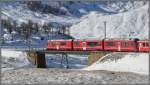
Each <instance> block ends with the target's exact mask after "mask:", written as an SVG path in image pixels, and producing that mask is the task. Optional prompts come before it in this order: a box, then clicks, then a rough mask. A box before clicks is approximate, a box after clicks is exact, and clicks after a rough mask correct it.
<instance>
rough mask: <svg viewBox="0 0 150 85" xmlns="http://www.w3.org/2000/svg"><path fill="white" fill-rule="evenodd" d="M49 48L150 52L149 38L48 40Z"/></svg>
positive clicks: (47, 46)
mask: <svg viewBox="0 0 150 85" xmlns="http://www.w3.org/2000/svg"><path fill="white" fill-rule="evenodd" d="M46 48H47V50H73V51H83V50H88V51H92V50H93V51H98V50H102V51H103V50H106V51H123V52H148V51H149V44H148V40H136V39H134V40H131V39H129V40H127V39H126V40H121V39H105V40H48V42H47V45H46Z"/></svg>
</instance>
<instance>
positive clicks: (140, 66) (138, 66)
mask: <svg viewBox="0 0 150 85" xmlns="http://www.w3.org/2000/svg"><path fill="white" fill-rule="evenodd" d="M116 55H117V54H116ZM107 57H108V58H107ZM110 57H114V58H115V57H116V56H115V55H114V56H110V54H109V56H108V55H107V56H105V57H104V58H105V59H106V60H105V61H104V62H102V61H103V60H104V58H103V59H100V60H99V61H97V62H96V63H94V64H92V65H91V66H89V67H87V68H84V69H83V70H109V71H119V72H135V73H140V74H146V75H148V74H149V56H148V53H128V54H126V55H124V56H122V58H120V59H117V60H114V61H111V60H110Z"/></svg>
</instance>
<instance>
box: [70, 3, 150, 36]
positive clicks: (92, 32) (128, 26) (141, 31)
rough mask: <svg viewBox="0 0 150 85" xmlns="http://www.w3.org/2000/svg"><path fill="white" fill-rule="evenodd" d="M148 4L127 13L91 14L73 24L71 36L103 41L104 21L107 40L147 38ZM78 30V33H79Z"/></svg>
mask: <svg viewBox="0 0 150 85" xmlns="http://www.w3.org/2000/svg"><path fill="white" fill-rule="evenodd" d="M148 19H149V17H148V4H146V5H145V6H143V7H141V8H138V9H134V10H130V11H128V12H124V13H119V14H112V15H102V14H100V13H98V12H91V13H89V14H88V15H85V16H83V17H82V18H81V21H80V23H77V24H74V25H73V26H72V27H71V28H70V29H71V35H72V36H73V37H75V38H76V39H103V38H104V31H105V30H104V22H105V21H106V34H107V36H106V37H107V38H139V39H147V38H148V22H149V21H148ZM79 30H80V31H79Z"/></svg>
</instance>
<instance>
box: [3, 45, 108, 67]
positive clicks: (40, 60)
mask: <svg viewBox="0 0 150 85" xmlns="http://www.w3.org/2000/svg"><path fill="white" fill-rule="evenodd" d="M1 49H2V50H3V49H8V50H15V51H23V52H26V53H27V58H28V60H29V61H30V62H31V63H33V64H34V65H36V67H37V68H46V58H45V54H61V64H62V63H63V62H62V61H63V60H64V59H65V61H66V63H67V66H66V68H69V65H68V64H69V61H68V55H69V54H74V55H88V65H90V64H92V63H94V62H95V61H97V60H98V59H99V58H100V57H102V56H105V55H106V54H108V53H110V51H58V50H47V49H46V48H39V47H32V48H29V47H25V46H24V47H21V46H18V47H17V46H1Z"/></svg>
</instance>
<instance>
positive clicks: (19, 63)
mask: <svg viewBox="0 0 150 85" xmlns="http://www.w3.org/2000/svg"><path fill="white" fill-rule="evenodd" d="M1 56H2V72H4V71H6V70H11V69H17V68H22V67H30V66H31V67H33V65H31V63H30V62H29V61H28V59H27V57H26V56H27V55H26V54H25V53H24V52H21V51H13V50H5V49H2V50H1Z"/></svg>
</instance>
